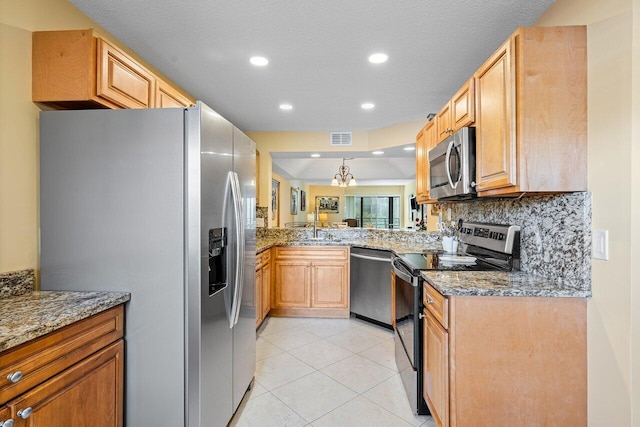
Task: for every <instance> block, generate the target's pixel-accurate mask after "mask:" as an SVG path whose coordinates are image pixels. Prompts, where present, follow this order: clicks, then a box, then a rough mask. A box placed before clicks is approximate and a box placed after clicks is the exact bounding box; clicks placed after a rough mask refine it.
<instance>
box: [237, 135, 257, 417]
mask: <svg viewBox="0 0 640 427" xmlns="http://www.w3.org/2000/svg"><path fill="white" fill-rule="evenodd" d="M233 165H234V171H235V172H236V174H237V176H238V181H239V184H240V193H241V199H242V206H241V217H242V223H243V227H244V233H243V234H244V244H243V251H242V253H243V260H242V261H241V262H242V268H243V283H242V293H241V298H240V307H239V308H240V311H239V315H238V317H237V323H236V324H235V325H234V327H233V410H234V411H235V410H236V409H237V408H238V405H240V402H241V401H242V398H243V396H244V394H245V393H246V391H247V388H248V387H249V386H250V385H251V381H252V380H253V376H254V374H255V370H256V307H257V305H259V304H257V301H255V266H256V148H255V143H254V142H253V141H251V139H249V137H247V136H246V135H245V134H244V133H242V132H241V131H240V130H239V129H237V128H234V131H233Z"/></svg>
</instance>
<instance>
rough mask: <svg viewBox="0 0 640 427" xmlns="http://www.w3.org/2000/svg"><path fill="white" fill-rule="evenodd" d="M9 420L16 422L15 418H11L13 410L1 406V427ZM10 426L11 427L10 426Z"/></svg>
mask: <svg viewBox="0 0 640 427" xmlns="http://www.w3.org/2000/svg"><path fill="white" fill-rule="evenodd" d="M9 420H11V421H14V420H13V418H11V410H10V409H9V408H4V407H1V406H0V427H2V425H3V424H4V423H5V422H6V421H9ZM8 426H9V427H10V424H9V425H8Z"/></svg>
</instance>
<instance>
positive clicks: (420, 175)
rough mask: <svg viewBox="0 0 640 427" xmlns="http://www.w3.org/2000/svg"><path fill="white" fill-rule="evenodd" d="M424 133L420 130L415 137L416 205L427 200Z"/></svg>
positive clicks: (427, 170)
mask: <svg viewBox="0 0 640 427" xmlns="http://www.w3.org/2000/svg"><path fill="white" fill-rule="evenodd" d="M425 142H426V141H425V133H424V129H422V130H421V131H420V132H419V133H418V135H416V200H417V201H418V203H424V202H425V201H427V199H428V198H429V196H428V194H427V190H429V188H425V180H424V177H425V175H426V174H427V173H428V172H429V167H428V165H429V164H428V162H427V161H426V160H427V159H426V154H425V153H426V152H427V147H426V143H425Z"/></svg>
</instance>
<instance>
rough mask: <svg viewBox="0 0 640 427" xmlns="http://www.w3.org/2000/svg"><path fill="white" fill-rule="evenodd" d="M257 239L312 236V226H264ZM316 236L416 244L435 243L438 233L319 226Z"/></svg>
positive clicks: (290, 239) (290, 238) (291, 239)
mask: <svg viewBox="0 0 640 427" xmlns="http://www.w3.org/2000/svg"><path fill="white" fill-rule="evenodd" d="M256 236H257V238H258V239H279V240H286V241H295V240H304V239H305V238H306V239H308V238H310V237H312V236H313V229H312V228H264V229H257V230H256ZM318 236H320V237H326V238H328V239H334V240H365V239H374V240H386V241H389V242H393V243H415V244H418V245H421V244H429V243H435V242H437V241H438V240H439V238H440V235H439V234H438V233H430V232H426V231H407V230H378V229H371V228H319V229H318Z"/></svg>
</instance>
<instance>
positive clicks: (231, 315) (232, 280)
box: [222, 171, 238, 329]
mask: <svg viewBox="0 0 640 427" xmlns="http://www.w3.org/2000/svg"><path fill="white" fill-rule="evenodd" d="M226 186H227V189H226V190H225V197H224V206H223V209H222V223H223V224H225V226H226V224H227V222H226V221H227V217H226V214H227V202H228V201H229V194H231V198H232V200H231V205H232V208H233V212H232V215H231V216H232V218H231V221H232V223H231V224H230V227H229V229H233V233H234V235H235V240H236V242H235V244H234V245H229V246H230V247H234V248H235V250H236V253H235V254H231V253H229V254H228V258H227V272H228V273H227V274H228V276H229V277H227V284H229V285H233V286H232V287H231V288H230V289H231V304H230V305H231V307H230V308H229V311H228V313H227V317H228V321H229V329H231V328H233V325H234V320H235V312H236V300H237V292H238V266H237V264H236V265H235V269H234V270H233V271H232V269H231V268H229V264H230V262H231V261H230V260H231V259H232V258H233V259H234V260H235V262H236V263H237V259H238V243H237V240H238V225H237V224H238V214H237V211H238V208H237V203H236V188H235V179H234V176H233V172H231V171H229V173H228V174H227V184H226ZM232 274H233V275H232Z"/></svg>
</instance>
